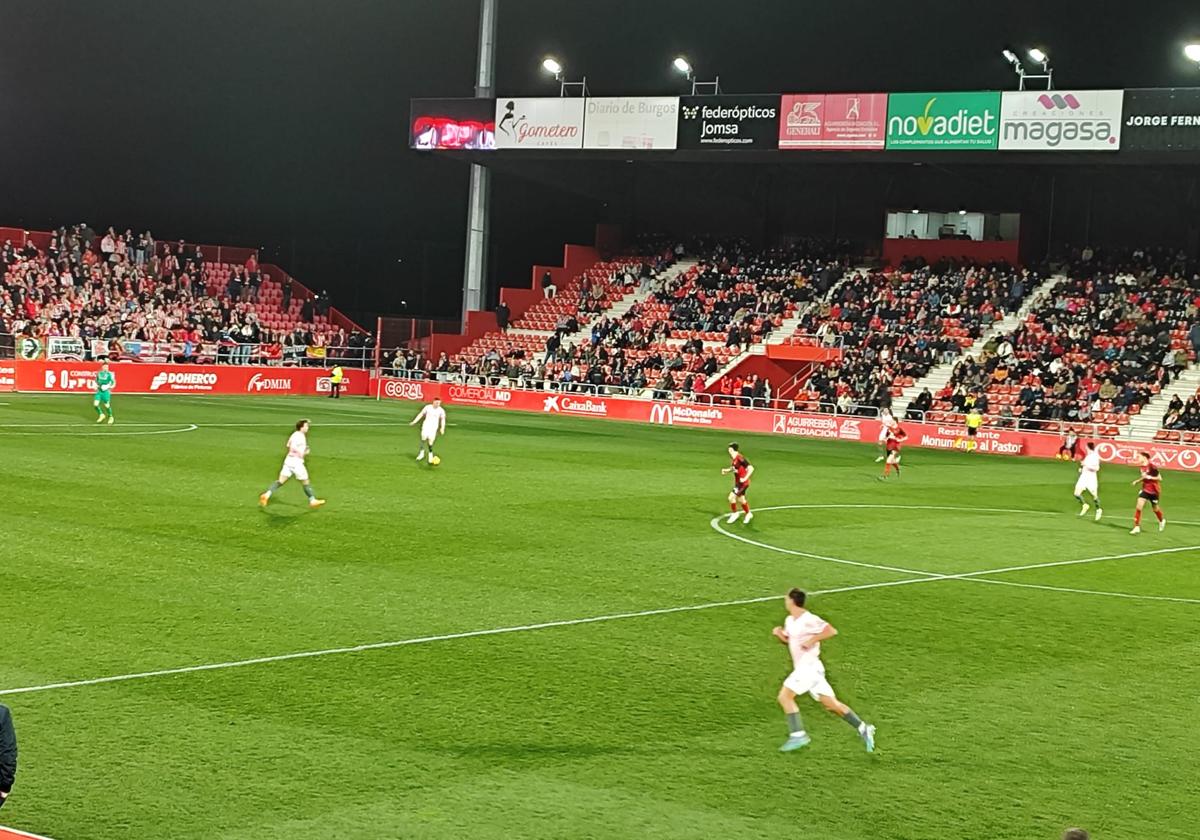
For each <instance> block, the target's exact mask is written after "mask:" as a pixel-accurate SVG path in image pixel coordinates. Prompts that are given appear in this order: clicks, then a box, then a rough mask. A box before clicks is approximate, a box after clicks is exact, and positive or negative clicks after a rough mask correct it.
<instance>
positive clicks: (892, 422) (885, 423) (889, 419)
mask: <svg viewBox="0 0 1200 840" xmlns="http://www.w3.org/2000/svg"><path fill="white" fill-rule="evenodd" d="M879 421H880V425H879V442H880V443H883V442H885V441H886V440H887V436H888V432H889V431H892V430H894V429H897V428H899V426H900V421H899V420H897V419H896V417H895V416H894V415H893V414H892V413H891V412H890V411H889V412H888V413H887V414H880V415H879Z"/></svg>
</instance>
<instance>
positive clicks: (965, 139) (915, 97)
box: [887, 91, 1000, 149]
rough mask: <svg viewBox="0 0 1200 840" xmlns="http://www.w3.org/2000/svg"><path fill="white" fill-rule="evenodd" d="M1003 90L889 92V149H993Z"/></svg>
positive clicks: (998, 128) (998, 132)
mask: <svg viewBox="0 0 1200 840" xmlns="http://www.w3.org/2000/svg"><path fill="white" fill-rule="evenodd" d="M999 136H1000V92H999V91H967V92H964V91H958V92H951V93H893V94H889V95H888V118H887V148H888V149H994V148H996V141H997V139H998V138H999Z"/></svg>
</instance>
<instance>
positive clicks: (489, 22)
mask: <svg viewBox="0 0 1200 840" xmlns="http://www.w3.org/2000/svg"><path fill="white" fill-rule="evenodd" d="M498 2H499V0H480V2H479V51H478V55H477V56H476V62H475V96H476V97H477V98H482V99H487V98H490V97H492V96H493V95H494V94H495V75H496V17H497V10H496V5H497V3H498ZM491 176H492V171H491V170H490V169H488V168H487V167H486V166H484V165H483V164H480V163H472V164H471V186H470V192H469V193H468V198H467V252H466V255H465V256H466V259H465V260H464V263H465V265H464V268H463V307H462V326H463V329H464V330H465V329H466V328H467V314H468V313H469V312H471V311H472V310H477V309H482V308H483V304H484V283H485V278H486V275H487V261H488V239H489V237H490V234H491V195H492V177H491Z"/></svg>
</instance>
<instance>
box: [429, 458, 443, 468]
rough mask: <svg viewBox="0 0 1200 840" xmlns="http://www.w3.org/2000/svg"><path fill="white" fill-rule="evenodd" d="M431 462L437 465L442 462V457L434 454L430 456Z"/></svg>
mask: <svg viewBox="0 0 1200 840" xmlns="http://www.w3.org/2000/svg"><path fill="white" fill-rule="evenodd" d="M429 463H431V464H433V466H435V467H436V466H437V465H438V464H440V463H442V459H441V458H439V457H438V456H437V455H433V456H431V457H430V459H429Z"/></svg>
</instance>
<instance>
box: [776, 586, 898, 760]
mask: <svg viewBox="0 0 1200 840" xmlns="http://www.w3.org/2000/svg"><path fill="white" fill-rule="evenodd" d="M805 600H806V596H805V594H804V592H803V591H802V590H799V589H793V590H791V591H790V592H788V594H787V610H788V617H787V618H785V619H784V621H783V626H782V627H776V628H774V629H773V630H772V631H771V632H772V633H774V634H775V638H777V639H779V641H781V642H783V643H784V644H785V645H787V646H788V651H789V652H790V653H791V654H792V673H791V674H789V675H788V678H787V679H786V680H784V681H783V687H782V688H780V689H779V705H780V706H782V707H783V711H784V713H785V714H787V720H788V739H787V741H785V742H784V744H783V746H782V747H780V748H779V751H780V752H791V751H792V750H798V749H800V748H801V747H803V746H806V745H807V744H808V743H809V742H810V741H811V740H812V739H811V738H809V736H808V733H807V732H805V731H804V722H803V721H802V720H801V719H800V707H799V706H798V705H796V696H797V695H800V694H807V695H808V696H809V697H811V698H812V699H814V700H816V701H817V702H818V703H820V704H821V705H822V706H824V707H825V708H826V709H828V710H829V711H831V712H833V713H834V714H835V715H837V716H838V717H840V718H841V719H842V720H844V721H846V723H848V724H850V725H851V726H852V727H854V731H855V732H857V733H858V736H859V737H860V738H862V739H863V743H864V744H866V746H867V752H874V751H875V727H874V726H872V725H871V724H869V723H866V722H865V721H863V719H862V718H860V717H859V716H858V715H856V714H855V713H854V710H853V709H851V708H850V707H849V706H847V705H846V704H845V703H843V702H842V701H840V700H838V699H837V695H835V694H834V693H833V689H832V688H831V687H830V686H829V681H828V680H826V679H825V665H824V663H822V662H821V642H823V641H824V640H825V639H830V638H833V637H834V636H836V635H837V630H836V629H835V628H834V627H833V625H832V624H830V623H828V622H827V621H825V620H824V619H822V618H821V617H820V616H818V615H815V614H814V613H810V612H809V611H808V610H807V609H805V607H804V603H805Z"/></svg>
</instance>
